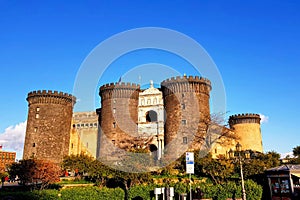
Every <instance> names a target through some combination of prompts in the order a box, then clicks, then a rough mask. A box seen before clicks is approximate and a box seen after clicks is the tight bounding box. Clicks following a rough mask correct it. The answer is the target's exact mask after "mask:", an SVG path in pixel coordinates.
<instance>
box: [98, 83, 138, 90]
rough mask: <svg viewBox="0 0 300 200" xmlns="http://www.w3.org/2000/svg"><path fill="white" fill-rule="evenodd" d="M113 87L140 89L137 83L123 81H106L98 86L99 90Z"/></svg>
mask: <svg viewBox="0 0 300 200" xmlns="http://www.w3.org/2000/svg"><path fill="white" fill-rule="evenodd" d="M115 88H118V89H122V88H124V89H134V90H136V89H140V85H139V84H136V83H125V82H120V83H119V82H118V83H107V84H105V85H102V86H101V87H100V91H101V90H105V89H108V90H109V89H115Z"/></svg>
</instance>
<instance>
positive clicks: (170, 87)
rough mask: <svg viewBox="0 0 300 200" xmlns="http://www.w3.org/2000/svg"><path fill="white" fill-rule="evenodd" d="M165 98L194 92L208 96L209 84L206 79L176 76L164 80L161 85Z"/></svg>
mask: <svg viewBox="0 0 300 200" xmlns="http://www.w3.org/2000/svg"><path fill="white" fill-rule="evenodd" d="M161 86H162V91H163V93H164V95H165V96H168V95H170V94H173V93H183V92H194V93H203V94H206V95H208V96H209V92H210V91H211V82H210V80H208V79H207V78H203V77H199V76H176V77H172V78H169V79H166V80H164V81H163V82H162V83H161Z"/></svg>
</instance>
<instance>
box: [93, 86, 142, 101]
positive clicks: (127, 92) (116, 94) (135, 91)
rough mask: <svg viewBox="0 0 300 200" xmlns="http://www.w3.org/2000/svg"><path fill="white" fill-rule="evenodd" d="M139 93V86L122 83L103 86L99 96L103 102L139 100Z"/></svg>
mask: <svg viewBox="0 0 300 200" xmlns="http://www.w3.org/2000/svg"><path fill="white" fill-rule="evenodd" d="M139 92H140V85H139V84H135V83H125V82H121V83H108V84H105V85H102V86H101V87H100V90H99V95H100V96H101V99H102V100H105V99H111V98H131V99H137V98H138V95H139Z"/></svg>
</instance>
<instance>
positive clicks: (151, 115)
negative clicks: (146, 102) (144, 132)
mask: <svg viewBox="0 0 300 200" xmlns="http://www.w3.org/2000/svg"><path fill="white" fill-rule="evenodd" d="M146 122H157V113H156V112H155V111H154V110H150V111H148V112H146Z"/></svg>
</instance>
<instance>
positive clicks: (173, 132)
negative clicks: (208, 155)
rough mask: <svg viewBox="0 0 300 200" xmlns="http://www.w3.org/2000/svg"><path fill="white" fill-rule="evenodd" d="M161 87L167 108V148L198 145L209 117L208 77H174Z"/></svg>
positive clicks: (198, 147) (195, 146)
mask: <svg viewBox="0 0 300 200" xmlns="http://www.w3.org/2000/svg"><path fill="white" fill-rule="evenodd" d="M161 89H162V92H163V99H164V105H165V112H166V123H165V145H167V146H166V148H167V149H172V152H174V151H176V150H178V149H181V150H182V151H183V152H184V151H186V150H187V149H200V147H201V143H202V141H203V137H204V135H205V132H206V125H207V124H208V122H209V120H210V108H209V98H210V91H211V83H210V81H209V80H208V79H205V78H200V77H198V76H195V77H193V76H189V77H187V76H183V77H176V78H174V77H173V78H171V79H167V80H165V81H163V82H162V83H161ZM179 147H182V148H179ZM183 147H184V148H183ZM183 152H178V154H181V153H183ZM174 156H175V155H174ZM176 156H178V155H176Z"/></svg>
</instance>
